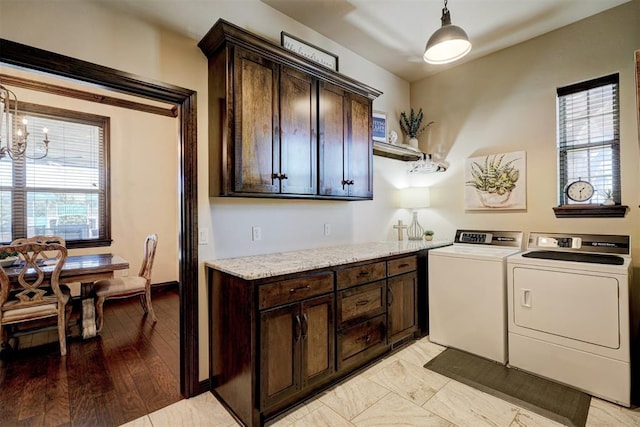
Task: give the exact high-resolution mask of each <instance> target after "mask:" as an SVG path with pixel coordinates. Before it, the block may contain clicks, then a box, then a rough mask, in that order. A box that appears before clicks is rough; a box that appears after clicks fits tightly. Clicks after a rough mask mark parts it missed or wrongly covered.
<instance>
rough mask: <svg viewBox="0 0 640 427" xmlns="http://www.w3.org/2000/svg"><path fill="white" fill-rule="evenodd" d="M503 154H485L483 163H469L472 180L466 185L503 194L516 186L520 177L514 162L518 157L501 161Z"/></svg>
mask: <svg viewBox="0 0 640 427" xmlns="http://www.w3.org/2000/svg"><path fill="white" fill-rule="evenodd" d="M504 156H505V155H504V154H502V155H497V154H496V155H494V156H487V157H485V159H484V163H479V162H473V163H472V164H471V176H472V177H473V179H472V180H470V181H467V182H466V185H469V186H472V187H475V188H476V190H479V191H486V192H488V193H496V194H499V195H504V194H507V193H510V192H511V191H513V189H514V188H516V182H518V179H519V178H520V170H518V169H517V168H516V167H515V166H514V163H515V162H516V161H517V160H518V159H513V160H510V161H508V162H506V163H504V164H503V163H502V161H503V160H504Z"/></svg>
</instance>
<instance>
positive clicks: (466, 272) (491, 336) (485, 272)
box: [428, 230, 523, 364]
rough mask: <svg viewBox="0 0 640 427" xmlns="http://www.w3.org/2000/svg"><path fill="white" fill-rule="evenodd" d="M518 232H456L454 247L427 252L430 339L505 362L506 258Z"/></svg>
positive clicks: (516, 248) (517, 246)
mask: <svg viewBox="0 0 640 427" xmlns="http://www.w3.org/2000/svg"><path fill="white" fill-rule="evenodd" d="M522 238H523V233H522V232H521V231H474V230H458V231H456V237H455V240H454V244H453V245H452V246H446V247H443V248H437V249H432V250H430V251H429V292H428V294H429V339H430V340H431V341H432V342H435V343H438V344H441V345H444V346H447V347H453V348H457V349H459V350H464V351H466V352H469V353H473V354H476V355H478V356H481V357H484V358H487V359H491V360H495V361H497V362H500V363H502V364H505V363H506V362H507V318H506V315H507V279H506V265H507V264H506V259H507V257H508V256H510V255H513V254H515V253H517V252H520V251H521V250H522V244H523V239H522Z"/></svg>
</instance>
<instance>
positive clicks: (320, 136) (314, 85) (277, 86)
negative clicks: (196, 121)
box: [198, 20, 381, 200]
mask: <svg viewBox="0 0 640 427" xmlns="http://www.w3.org/2000/svg"><path fill="white" fill-rule="evenodd" d="M198 46H199V47H200V49H201V50H202V52H204V54H205V55H206V56H207V58H209V170H210V182H209V192H210V195H211V196H213V197H215V196H239V197H279V198H290V197H295V198H315V199H340V200H366V199H371V198H373V157H372V156H373V142H372V138H371V134H372V132H371V113H372V103H373V100H374V99H375V98H377V97H378V96H379V95H380V94H381V92H379V91H377V90H375V89H373V88H371V87H369V86H366V85H364V84H362V83H360V82H357V81H355V80H353V79H351V78H349V77H346V76H344V75H342V74H339V73H337V72H334V71H332V70H329V69H327V68H324V67H322V66H320V65H318V64H316V63H314V62H312V61H310V60H308V59H306V58H304V57H302V56H299V55H297V54H296V53H294V52H291V51H289V50H286V49H284V48H282V47H280V46H278V45H275V44H273V43H271V42H269V41H267V40H265V39H262V38H260V37H258V36H256V35H253V34H251V33H249V32H246V31H245V30H243V29H241V28H239V27H237V26H235V25H233V24H230V23H229V22H226V21H224V20H219V21H218V22H217V23H216V24H215V25H214V26H213V27H212V28H211V30H210V31H209V33H207V35H205V37H204V38H203V39H202V40H201V41H200V43H199V44H198Z"/></svg>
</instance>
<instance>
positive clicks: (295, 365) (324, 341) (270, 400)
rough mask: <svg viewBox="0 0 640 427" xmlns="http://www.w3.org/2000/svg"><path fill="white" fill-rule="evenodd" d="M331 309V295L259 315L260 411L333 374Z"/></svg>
mask: <svg viewBox="0 0 640 427" xmlns="http://www.w3.org/2000/svg"><path fill="white" fill-rule="evenodd" d="M333 306H334V296H333V294H330V295H325V296H322V297H318V298H312V299H310V300H306V301H302V302H300V303H296V304H289V305H286V306H284V307H278V308H274V309H271V310H264V311H262V312H261V313H260V339H261V344H260V355H261V361H260V363H261V373H262V375H261V377H260V380H261V384H260V396H261V399H260V401H261V407H262V408H268V407H271V406H273V405H275V404H277V403H279V402H282V401H284V400H286V399H287V398H289V397H291V396H292V395H295V394H296V393H299V392H300V391H301V390H303V389H304V388H305V387H310V386H313V385H315V384H319V383H322V382H323V380H325V381H326V380H327V379H329V378H330V377H331V375H332V374H333V373H334V371H335V363H334V348H335V345H334V314H333Z"/></svg>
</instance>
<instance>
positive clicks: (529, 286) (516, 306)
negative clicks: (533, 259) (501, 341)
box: [511, 267, 620, 349]
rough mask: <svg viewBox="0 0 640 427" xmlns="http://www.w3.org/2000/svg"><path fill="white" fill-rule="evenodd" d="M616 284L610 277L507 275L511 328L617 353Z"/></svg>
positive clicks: (519, 271) (523, 271) (527, 271)
mask: <svg viewBox="0 0 640 427" xmlns="http://www.w3.org/2000/svg"><path fill="white" fill-rule="evenodd" d="M618 289H619V282H618V279H617V278H615V277H606V276H599V275H597V274H589V272H585V273H584V274H577V273H570V272H563V271H548V270H539V269H534V268H524V267H515V268H514V269H513V289H512V291H513V294H512V301H511V303H512V307H513V313H511V314H512V315H513V321H514V323H515V324H516V325H517V326H520V327H523V328H527V329H532V330H536V331H539V332H543V333H547V334H552V335H556V336H559V337H563V338H569V339H574V340H578V341H583V342H586V343H590V344H595V345H599V346H603V347H608V348H612V349H617V348H619V347H620V318H619V317H620V313H619V301H618V299H619V291H618Z"/></svg>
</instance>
